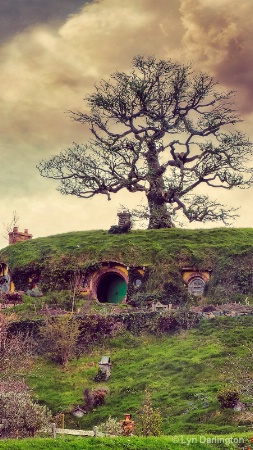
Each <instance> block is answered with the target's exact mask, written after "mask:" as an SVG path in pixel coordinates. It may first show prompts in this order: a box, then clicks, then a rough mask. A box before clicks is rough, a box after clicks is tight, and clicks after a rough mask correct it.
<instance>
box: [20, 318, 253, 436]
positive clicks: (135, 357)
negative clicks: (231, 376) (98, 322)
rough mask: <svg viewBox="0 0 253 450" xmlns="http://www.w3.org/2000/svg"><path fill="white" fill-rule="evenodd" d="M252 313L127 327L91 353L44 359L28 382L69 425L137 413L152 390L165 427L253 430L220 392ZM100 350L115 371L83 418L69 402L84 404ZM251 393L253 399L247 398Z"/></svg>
mask: <svg viewBox="0 0 253 450" xmlns="http://www.w3.org/2000/svg"><path fill="white" fill-rule="evenodd" d="M252 325H253V317H251V316H248V317H246V316H245V317H241V318H225V317H224V318H220V319H215V320H212V321H202V322H201V323H200V324H199V326H198V327H196V328H194V329H191V330H188V331H182V332H180V333H177V334H175V335H171V336H164V337H160V338H157V337H155V336H132V335H130V334H125V335H123V336H119V337H115V338H114V339H111V340H110V341H107V342H105V343H104V345H103V346H102V347H100V348H97V349H96V350H94V351H93V352H92V353H90V354H87V355H82V356H81V357H80V358H79V359H77V360H74V361H71V362H70V363H69V365H68V367H67V368H66V369H63V368H61V367H59V366H57V365H55V364H53V363H48V362H46V361H45V360H44V359H38V361H37V363H36V365H35V366H34V369H33V371H32V373H31V374H30V375H29V377H28V379H29V383H30V385H31V386H32V387H33V388H34V393H35V394H36V395H37V396H38V399H39V400H40V401H41V402H43V403H46V404H47V405H48V406H49V408H50V409H51V410H52V411H53V412H54V413H57V412H64V413H65V420H66V423H67V427H75V428H76V427H80V428H83V429H92V427H93V426H94V425H97V424H99V423H100V422H103V421H105V420H106V419H107V418H108V417H109V416H112V417H117V418H118V419H119V420H120V419H121V418H123V415H124V413H126V412H128V411H130V412H131V413H132V414H133V416H134V415H136V414H137V411H138V409H139V407H140V405H141V403H142V401H143V398H144V391H145V389H146V388H148V389H149V390H150V392H151V397H152V401H153V403H154V406H157V407H159V408H160V410H161V413H162V416H163V427H162V432H163V433H164V434H178V433H200V432H203V433H230V432H235V431H238V425H240V426H241V428H240V429H241V430H242V431H244V430H247V429H248V428H247V426H246V425H248V424H244V423H243V422H240V420H239V419H238V418H239V415H240V413H236V412H234V411H232V410H221V409H220V407H219V403H218V401H217V392H218V390H219V389H220V387H222V386H224V384H225V382H226V379H225V377H224V374H223V369H224V368H226V367H228V365H229V364H230V361H231V358H238V357H241V356H243V355H246V354H247V346H244V344H246V343H248V342H251V341H252V339H253V327H252ZM102 355H110V356H111V361H112V374H111V378H110V379H109V380H108V381H107V382H106V383H99V386H101V385H102V386H106V387H107V388H108V389H109V394H108V396H107V397H106V403H105V404H104V405H103V406H101V407H99V408H97V409H96V410H94V411H93V412H91V413H89V414H87V415H85V416H84V417H83V418H82V419H80V420H79V421H78V420H77V419H74V417H73V415H72V414H71V410H72V408H73V406H74V405H81V404H82V401H83V391H84V389H85V388H86V387H89V388H90V389H92V388H97V386H98V385H97V383H95V382H94V381H93V378H94V376H95V375H96V373H97V369H98V362H99V361H100V359H101V356H102ZM248 400H250V399H248Z"/></svg>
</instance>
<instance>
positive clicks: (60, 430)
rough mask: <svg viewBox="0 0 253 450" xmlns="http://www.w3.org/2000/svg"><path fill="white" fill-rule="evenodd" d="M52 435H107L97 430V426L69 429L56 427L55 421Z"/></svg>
mask: <svg viewBox="0 0 253 450" xmlns="http://www.w3.org/2000/svg"><path fill="white" fill-rule="evenodd" d="M51 430H52V435H53V437H54V438H56V435H57V434H69V435H72V436H88V437H104V436H106V435H105V434H104V433H101V432H99V431H98V430H97V427H94V428H93V430H87V431H86V430H69V429H68V428H56V425H55V423H52V425H51Z"/></svg>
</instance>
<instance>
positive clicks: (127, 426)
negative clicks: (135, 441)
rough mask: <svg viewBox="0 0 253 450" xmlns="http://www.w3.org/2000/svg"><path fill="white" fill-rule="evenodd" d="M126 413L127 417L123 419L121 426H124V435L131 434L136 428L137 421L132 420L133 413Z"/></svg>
mask: <svg viewBox="0 0 253 450" xmlns="http://www.w3.org/2000/svg"><path fill="white" fill-rule="evenodd" d="M124 415H125V419H124V420H121V421H120V423H121V426H122V428H123V434H124V436H130V435H131V434H132V433H133V432H134V429H135V422H134V421H133V420H131V418H132V415H131V414H124Z"/></svg>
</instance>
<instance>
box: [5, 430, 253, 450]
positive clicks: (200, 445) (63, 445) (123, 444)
mask: <svg viewBox="0 0 253 450" xmlns="http://www.w3.org/2000/svg"><path fill="white" fill-rule="evenodd" d="M250 436H251V435H250V434H238V433H236V434H231V435H228V436H224V435H221V436H213V435H179V436H161V437H156V438H154V437H148V438H140V437H129V438H127V437H119V438H72V437H68V438H62V437H61V438H56V439H50V438H44V439H42V438H36V439H23V440H3V441H0V449H3V450H35V449H36V450H49V449H50V450H65V449H69V450H94V449H96V450H185V449H186V448H187V449H189V450H195V449H197V450H210V448H211V449H220V450H222V449H224V450H225V449H226V450H228V449H231V450H232V449H233V450H235V449H238V448H241V449H242V448H246V447H243V445H244V444H247V443H248V441H249V438H250ZM237 443H240V447H238V445H237Z"/></svg>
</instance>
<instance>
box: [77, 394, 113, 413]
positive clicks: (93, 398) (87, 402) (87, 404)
mask: <svg viewBox="0 0 253 450" xmlns="http://www.w3.org/2000/svg"><path fill="white" fill-rule="evenodd" d="M107 393H108V390H107V389H102V388H99V389H95V390H93V391H91V390H90V389H89V388H86V389H85V390H84V392H83V395H84V405H83V408H84V410H85V411H86V412H89V411H92V410H93V409H94V408H96V407H97V406H102V405H103V404H104V402H105V397H106V395H107Z"/></svg>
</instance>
